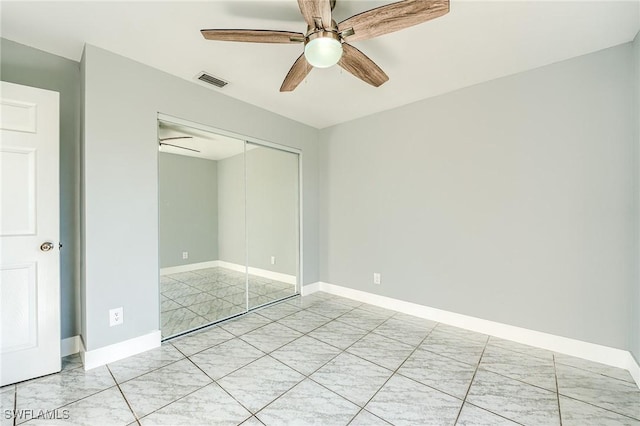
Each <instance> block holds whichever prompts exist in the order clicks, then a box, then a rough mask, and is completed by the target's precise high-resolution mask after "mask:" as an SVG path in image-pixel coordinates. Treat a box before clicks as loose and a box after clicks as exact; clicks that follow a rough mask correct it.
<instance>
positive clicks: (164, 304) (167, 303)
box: [160, 295, 182, 312]
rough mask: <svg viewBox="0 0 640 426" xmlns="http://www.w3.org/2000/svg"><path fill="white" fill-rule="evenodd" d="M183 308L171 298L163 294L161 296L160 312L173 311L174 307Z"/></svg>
mask: <svg viewBox="0 0 640 426" xmlns="http://www.w3.org/2000/svg"><path fill="white" fill-rule="evenodd" d="M178 308H182V305H180V304H179V303H177V302H174V301H173V300H171V299H169V298H168V297H165V296H162V295H161V297H160V312H167V311H172V310H174V309H178Z"/></svg>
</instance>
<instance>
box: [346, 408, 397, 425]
mask: <svg viewBox="0 0 640 426" xmlns="http://www.w3.org/2000/svg"><path fill="white" fill-rule="evenodd" d="M390 424H391V423H389V422H386V421H384V420H382V419H381V418H380V417H378V416H375V415H373V414H371V413H370V412H368V411H367V410H362V411H360V412H359V413H358V415H357V416H355V417H354V419H353V421H352V422H351V423H349V426H389V425H390Z"/></svg>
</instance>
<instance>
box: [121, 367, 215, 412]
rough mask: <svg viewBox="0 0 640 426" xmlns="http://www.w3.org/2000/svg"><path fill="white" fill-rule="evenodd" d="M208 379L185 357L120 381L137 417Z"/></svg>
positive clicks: (208, 380) (173, 399)
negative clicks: (126, 380) (128, 379)
mask: <svg viewBox="0 0 640 426" xmlns="http://www.w3.org/2000/svg"><path fill="white" fill-rule="evenodd" d="M209 383H211V379H210V378H209V377H207V375H206V374H204V373H203V372H202V371H200V370H199V369H198V368H197V367H196V366H195V365H193V363H191V361H189V360H187V359H184V360H182V361H177V362H175V363H173V364H169V365H167V366H165V367H162V368H160V369H158V370H154V371H152V372H150V373H147V374H145V375H143V376H140V377H137V378H135V379H133V380H130V381H128V382H126V383H123V384H122V385H120V388H121V389H122V393H124V395H125V397H126V398H127V401H129V404H130V405H131V409H132V410H133V411H134V412H135V413H136V415H137V416H138V417H142V416H145V415H147V414H149V413H151V412H153V411H155V410H157V409H158V408H160V407H163V406H165V405H166V404H169V403H171V402H173V401H175V400H177V399H178V398H182V397H183V396H186V395H188V394H190V393H191V392H193V391H195V390H198V389H199V388H201V387H203V386H206V385H207V384H209Z"/></svg>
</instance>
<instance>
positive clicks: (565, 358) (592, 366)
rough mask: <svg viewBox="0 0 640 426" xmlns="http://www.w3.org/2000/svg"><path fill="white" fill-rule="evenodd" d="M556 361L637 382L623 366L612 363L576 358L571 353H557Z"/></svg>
mask: <svg viewBox="0 0 640 426" xmlns="http://www.w3.org/2000/svg"><path fill="white" fill-rule="evenodd" d="M554 358H555V361H556V363H558V364H564V365H570V366H572V367H576V368H580V369H582V370H587V371H591V372H592V373H598V374H602V375H603V376H609V377H613V378H614V379H620V380H624V381H626V382H629V383H635V382H634V381H633V377H631V374H630V373H629V372H628V371H627V370H624V369H622V368H616V367H611V366H610V365H605V364H600V363H599V362H593V361H589V360H586V359H582V358H576V357H574V356H571V355H564V354H555V355H554Z"/></svg>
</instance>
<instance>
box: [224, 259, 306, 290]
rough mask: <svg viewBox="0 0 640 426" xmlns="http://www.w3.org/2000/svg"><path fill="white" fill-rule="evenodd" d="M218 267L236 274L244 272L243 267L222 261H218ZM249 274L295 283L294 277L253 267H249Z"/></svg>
mask: <svg viewBox="0 0 640 426" xmlns="http://www.w3.org/2000/svg"><path fill="white" fill-rule="evenodd" d="M218 266H219V267H221V268H226V269H231V270H232V271H237V272H244V271H245V266H244V265H239V264H237V263H231V262H225V261H224V260H218ZM249 274H250V275H255V276H258V277H261V278H266V279H268V280H274V281H280V282H283V283H286V284H291V285H295V284H296V281H297V279H296V276H295V275H288V274H283V273H280V272H273V271H269V270H267V269H260V268H254V267H253V266H249Z"/></svg>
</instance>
